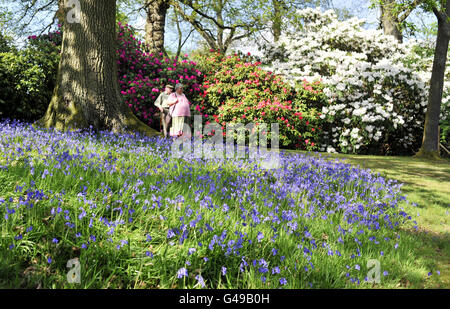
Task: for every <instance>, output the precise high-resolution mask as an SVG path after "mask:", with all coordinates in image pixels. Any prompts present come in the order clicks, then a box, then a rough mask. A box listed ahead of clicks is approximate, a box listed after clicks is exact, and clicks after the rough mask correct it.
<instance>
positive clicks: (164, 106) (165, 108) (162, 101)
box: [155, 85, 173, 137]
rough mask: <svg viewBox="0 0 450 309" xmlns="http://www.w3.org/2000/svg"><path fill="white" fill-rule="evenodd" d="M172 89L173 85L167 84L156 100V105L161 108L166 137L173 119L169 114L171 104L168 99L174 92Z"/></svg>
mask: <svg viewBox="0 0 450 309" xmlns="http://www.w3.org/2000/svg"><path fill="white" fill-rule="evenodd" d="M172 90H173V86H172V85H166V89H165V90H164V92H161V94H160V95H159V96H158V98H157V99H156V101H155V106H156V107H157V108H158V109H159V111H160V114H161V122H162V124H163V130H164V137H167V127H168V126H169V123H170V120H171V119H172V118H171V117H170V115H169V104H168V103H167V99H168V98H169V96H170V95H171V94H172Z"/></svg>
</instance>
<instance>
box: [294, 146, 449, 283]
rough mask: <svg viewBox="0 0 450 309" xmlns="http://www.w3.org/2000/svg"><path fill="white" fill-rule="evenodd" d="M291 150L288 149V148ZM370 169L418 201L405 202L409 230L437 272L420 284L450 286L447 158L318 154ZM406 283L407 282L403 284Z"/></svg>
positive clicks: (411, 198) (409, 198) (408, 197)
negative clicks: (395, 182) (414, 224)
mask: <svg viewBox="0 0 450 309" xmlns="http://www.w3.org/2000/svg"><path fill="white" fill-rule="evenodd" d="M287 152H290V151H287ZM321 155H325V156H329V157H330V158H336V159H340V160H345V161H347V162H348V163H351V164H353V165H357V166H360V167H362V168H365V169H371V170H372V171H373V172H375V173H380V175H381V176H383V177H386V178H389V179H396V180H398V181H399V182H401V183H404V186H403V187H402V191H403V192H404V194H405V195H406V196H407V199H408V200H409V201H410V202H412V203H415V204H417V206H416V207H414V206H412V205H406V204H405V205H404V207H405V211H406V212H407V213H409V214H410V215H411V216H412V217H413V219H415V220H416V221H417V222H418V225H419V230H418V231H415V230H412V231H410V233H413V234H415V236H416V237H417V239H418V241H420V242H422V244H423V246H422V247H421V248H422V249H421V252H417V254H419V255H420V256H421V257H423V258H424V259H427V260H432V261H434V263H435V267H436V268H435V269H438V270H440V272H441V274H440V276H436V274H434V275H433V276H431V277H430V280H427V283H426V284H425V285H424V286H417V288H421V287H429V288H450V160H448V159H442V160H440V161H430V160H425V159H416V158H413V157H392V156H384V157H383V156H368V155H346V154H321ZM405 286H408V284H405Z"/></svg>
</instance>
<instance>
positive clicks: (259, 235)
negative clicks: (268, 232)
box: [256, 232, 264, 242]
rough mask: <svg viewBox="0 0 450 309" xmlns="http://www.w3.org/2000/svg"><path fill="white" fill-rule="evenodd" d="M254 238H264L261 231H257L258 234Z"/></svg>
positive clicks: (259, 240) (259, 239)
mask: <svg viewBox="0 0 450 309" xmlns="http://www.w3.org/2000/svg"><path fill="white" fill-rule="evenodd" d="M256 238H257V239H258V242H261V240H262V239H263V238H264V235H263V233H261V232H258V235H257V236H256Z"/></svg>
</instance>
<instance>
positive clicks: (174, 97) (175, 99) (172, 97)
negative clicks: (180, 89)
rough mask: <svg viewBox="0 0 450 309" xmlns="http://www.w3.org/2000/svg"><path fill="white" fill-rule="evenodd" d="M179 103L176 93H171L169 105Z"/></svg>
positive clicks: (168, 100)
mask: <svg viewBox="0 0 450 309" xmlns="http://www.w3.org/2000/svg"><path fill="white" fill-rule="evenodd" d="M177 103H178V99H177V97H176V96H175V95H173V94H171V95H170V97H169V98H168V99H167V104H169V106H172V105H175V104H177Z"/></svg>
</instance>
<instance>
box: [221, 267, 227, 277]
mask: <svg viewBox="0 0 450 309" xmlns="http://www.w3.org/2000/svg"><path fill="white" fill-rule="evenodd" d="M226 274H227V268H226V267H225V266H222V276H225V275H226Z"/></svg>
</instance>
